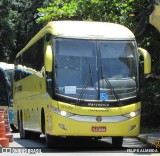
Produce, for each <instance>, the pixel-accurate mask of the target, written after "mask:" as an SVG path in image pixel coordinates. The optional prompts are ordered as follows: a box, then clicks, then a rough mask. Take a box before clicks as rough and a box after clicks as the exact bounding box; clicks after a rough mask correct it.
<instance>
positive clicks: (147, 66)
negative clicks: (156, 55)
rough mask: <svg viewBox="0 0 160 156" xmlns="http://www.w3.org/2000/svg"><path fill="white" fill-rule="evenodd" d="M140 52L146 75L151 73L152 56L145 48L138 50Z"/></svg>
mask: <svg viewBox="0 0 160 156" xmlns="http://www.w3.org/2000/svg"><path fill="white" fill-rule="evenodd" d="M138 52H139V53H140V54H142V56H143V58H144V74H149V73H150V72H151V56H150V54H149V53H148V52H147V51H146V50H145V49H143V48H138Z"/></svg>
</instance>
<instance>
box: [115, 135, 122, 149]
mask: <svg viewBox="0 0 160 156" xmlns="http://www.w3.org/2000/svg"><path fill="white" fill-rule="evenodd" d="M122 144H123V137H112V146H113V147H122Z"/></svg>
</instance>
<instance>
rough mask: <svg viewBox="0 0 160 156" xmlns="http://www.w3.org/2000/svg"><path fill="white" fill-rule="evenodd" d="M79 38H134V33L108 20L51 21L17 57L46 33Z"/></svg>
mask: <svg viewBox="0 0 160 156" xmlns="http://www.w3.org/2000/svg"><path fill="white" fill-rule="evenodd" d="M47 33H50V34H52V35H54V36H58V37H64V38H77V39H100V40H133V39H135V36H134V34H133V33H132V32H131V31H130V30H129V29H128V28H126V27H125V26H123V25H120V24H115V23H108V22H93V21H53V22H49V23H48V24H47V25H46V26H45V27H44V28H43V29H41V30H40V31H39V33H37V35H35V36H34V37H33V38H32V39H31V40H30V42H29V43H28V44H27V45H26V47H24V48H23V49H22V50H21V51H20V52H19V53H18V54H17V56H16V57H18V56H20V55H21V54H22V53H23V52H24V51H25V50H27V49H28V48H29V47H31V46H32V45H33V44H34V43H35V42H37V41H38V40H39V39H40V38H42V37H43V36H44V35H45V34H47Z"/></svg>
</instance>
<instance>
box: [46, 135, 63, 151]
mask: <svg viewBox="0 0 160 156" xmlns="http://www.w3.org/2000/svg"><path fill="white" fill-rule="evenodd" d="M59 139H60V138H59V137H57V136H52V135H49V134H46V146H47V147H48V148H51V147H57V146H58V145H59Z"/></svg>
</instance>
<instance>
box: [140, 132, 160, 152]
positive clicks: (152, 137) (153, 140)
mask: <svg viewBox="0 0 160 156" xmlns="http://www.w3.org/2000/svg"><path fill="white" fill-rule="evenodd" d="M138 139H139V140H140V141H142V142H144V143H147V144H148V145H149V146H151V147H154V148H158V149H159V150H160V133H146V134H140V135H139V136H138Z"/></svg>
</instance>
